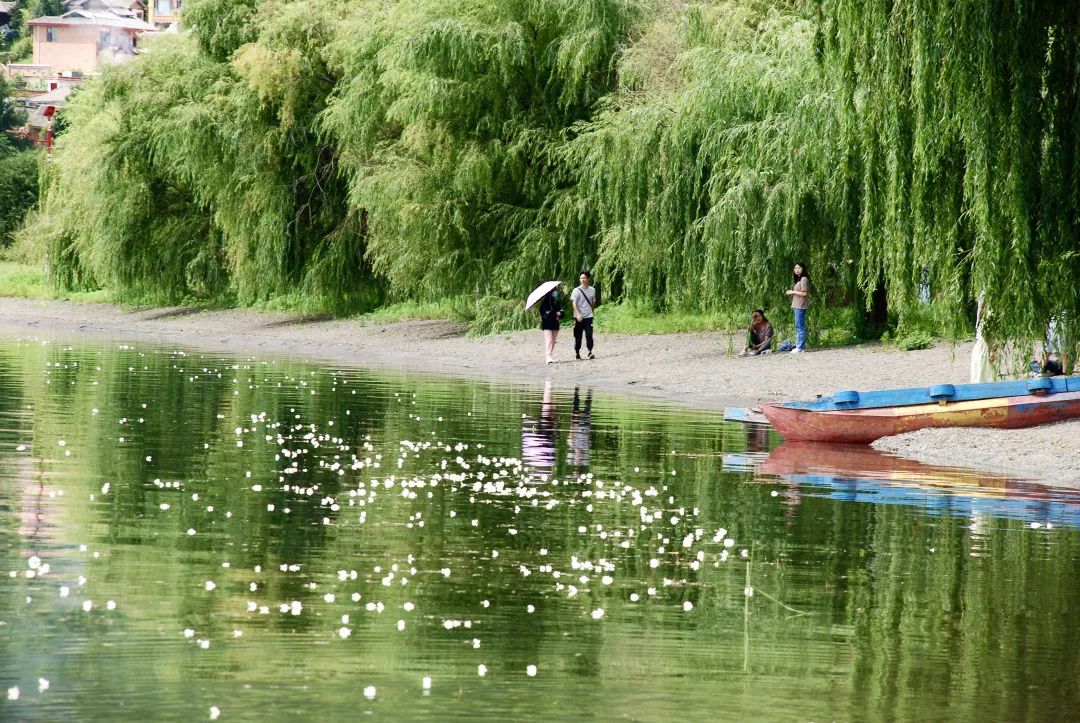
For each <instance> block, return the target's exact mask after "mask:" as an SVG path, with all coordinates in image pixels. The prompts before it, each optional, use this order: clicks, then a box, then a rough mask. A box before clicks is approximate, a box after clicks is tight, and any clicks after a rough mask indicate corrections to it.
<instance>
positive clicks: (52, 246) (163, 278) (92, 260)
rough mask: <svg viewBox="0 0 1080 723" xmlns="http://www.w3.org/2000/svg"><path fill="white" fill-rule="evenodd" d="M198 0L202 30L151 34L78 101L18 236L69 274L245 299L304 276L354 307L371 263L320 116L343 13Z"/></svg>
mask: <svg viewBox="0 0 1080 723" xmlns="http://www.w3.org/2000/svg"><path fill="white" fill-rule="evenodd" d="M203 2H205V3H209V4H211V7H209V8H207V7H205V6H204V5H203V4H201V3H198V2H193V3H192V8H191V12H192V13H193V16H194V17H197V18H200V19H202V20H205V21H206V22H205V25H201V26H199V27H201V28H205V31H203V30H199V29H196V31H195V33H194V35H193V36H190V37H187V36H185V37H173V38H170V37H165V38H160V39H157V40H156V41H155V42H154V43H153V45H152V46H151V47H150V49H149V50H148V51H147V52H146V53H145V55H144V57H143V58H141V59H140V61H139V62H136V63H130V64H127V65H124V66H120V67H115V68H112V69H110V70H109V71H108V72H106V73H105V75H104V76H103V78H102V79H100V81H99V82H97V83H93V84H90V86H89V88H88V89H87V90H86V91H85V92H83V93H80V94H79V95H78V96H77V97H76V98H75V100H74V102H73V103H72V104H71V107H70V109H69V121H70V130H69V132H68V133H66V134H65V135H64V137H63V138H62V140H61V142H60V144H59V147H58V149H57V153H56V158H55V163H54V164H53V169H54V170H53V171H52V172H51V173H50V174H49V178H48V179H47V180H48V183H47V190H46V193H45V199H44V202H43V204H42V208H41V210H40V211H39V212H38V213H37V214H36V215H35V217H34V218H33V219H32V220H31V222H30V224H29V225H28V227H27V228H26V229H25V230H24V236H25V237H28V238H33V239H37V240H40V242H41V243H44V244H45V245H46V247H47V254H48V257H49V259H50V264H51V269H52V271H53V273H54V275H55V276H56V278H57V279H58V281H60V282H61V283H62V284H65V285H77V284H80V283H82V284H103V285H106V286H109V287H111V288H113V289H116V290H117V291H119V292H122V293H127V294H129V295H134V296H139V297H142V298H147V297H149V298H152V299H158V300H175V299H178V298H181V297H184V296H189V295H204V296H220V295H222V294H223V293H228V294H232V295H233V296H234V297H235V298H236V299H238V300H239V301H240V302H241V303H251V302H254V301H258V300H261V299H266V298H268V297H270V296H273V295H277V294H284V293H288V292H291V291H296V290H297V289H300V290H303V291H305V292H308V293H310V294H313V295H315V296H318V297H320V298H322V299H323V300H324V302H325V303H327V304H329V305H332V306H349V305H351V304H353V303H354V302H355V297H356V296H357V295H361V294H364V293H365V292H367V291H369V290H370V287H371V276H370V272H369V268H368V267H367V265H366V264H365V262H364V259H363V243H362V242H363V233H362V228H361V224H360V220H359V218H358V217H357V216H355V215H353V214H350V213H349V212H348V209H347V207H346V188H345V184H344V183H343V182H342V180H341V179H340V177H339V175H338V169H337V165H336V157H335V154H334V153H333V151H332V150H331V149H330V148H329V147H328V146H327V145H326V144H325V143H324V142H323V141H322V140H321V137H320V133H319V128H318V123H317V118H318V113H319V112H320V111H321V109H322V108H323V107H324V105H325V97H326V96H327V95H328V94H329V92H330V90H331V89H332V88H333V86H334V83H335V78H334V76H333V75H332V74H331V73H330V72H329V70H328V68H327V67H326V64H325V63H324V61H323V59H322V47H323V45H324V44H325V43H326V42H328V40H329V36H330V34H331V32H332V30H333V29H335V28H336V27H337V23H336V17H335V15H334V13H335V10H334V8H333V7H332V6H329V5H324V4H320V3H318V2H293V3H286V4H283V5H280V6H275V7H272V8H267V9H266V11H265V12H263V13H261V14H259V15H258V16H257V17H256V16H255V15H253V14H250V13H249V14H247V15H245V14H244V10H243V9H244V7H245V6H244V5H243V4H242V3H238V4H236V5H235V6H233V5H230V4H229V3H220V2H217V3H215V2H214V0H203ZM212 11H213V12H212ZM215 13H216V14H215ZM219 16H220V17H219ZM222 17H223V18H226V19H229V18H232V19H233V20H237V19H241V18H247V24H246V25H242V27H237V26H235V25H228V24H222V23H221V22H215V18H218V19H219V20H220V19H221V18H222Z"/></svg>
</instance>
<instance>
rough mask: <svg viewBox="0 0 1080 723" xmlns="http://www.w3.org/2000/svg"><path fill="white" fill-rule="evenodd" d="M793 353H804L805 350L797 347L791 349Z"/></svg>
mask: <svg viewBox="0 0 1080 723" xmlns="http://www.w3.org/2000/svg"><path fill="white" fill-rule="evenodd" d="M791 353H792V354H802V353H803V350H802V349H800V348H799V347H795V348H794V349H792V350H791Z"/></svg>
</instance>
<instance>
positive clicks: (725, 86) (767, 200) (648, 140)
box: [566, 2, 857, 311]
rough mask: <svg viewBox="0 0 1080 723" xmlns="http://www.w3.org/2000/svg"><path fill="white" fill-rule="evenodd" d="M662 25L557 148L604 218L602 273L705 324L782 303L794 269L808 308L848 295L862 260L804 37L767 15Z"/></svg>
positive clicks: (832, 123) (688, 15)
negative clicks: (704, 317)
mask: <svg viewBox="0 0 1080 723" xmlns="http://www.w3.org/2000/svg"><path fill="white" fill-rule="evenodd" d="M670 12H672V13H675V14H677V15H678V16H679V20H681V22H678V23H675V22H673V21H672V20H671V19H670V18H669V17H667V16H662V17H661V18H660V19H659V20H657V21H656V23H655V24H654V26H653V27H652V28H651V29H650V31H649V32H647V33H646V36H645V37H646V39H647V40H645V41H643V43H642V45H643V47H644V50H645V51H646V52H647V53H648V54H649V57H648V58H647V59H645V60H643V59H642V58H641V57H640V56H639V55H638V54H637V50H636V48H632V49H631V50H630V53H629V55H628V57H627V58H626V59H625V60H624V66H625V70H624V73H623V77H624V79H625V81H626V85H624V87H623V89H622V90H621V92H620V93H618V94H616V95H614V96H612V97H611V98H608V99H607V100H606V101H605V103H604V108H603V110H602V111H601V112H600V113H599V115H598V116H597V118H596V119H595V120H593V121H592V122H590V123H588V124H583V125H581V126H580V128H579V130H580V136H579V137H578V138H576V139H575V140H574V141H572V142H571V143H570V145H569V147H568V148H567V150H566V155H567V157H568V158H569V159H572V165H573V167H575V168H576V169H578V171H579V174H580V185H579V187H578V193H579V194H580V195H581V197H582V198H583V199H584V204H585V205H587V206H589V207H592V208H595V209H596V210H597V212H598V214H599V217H600V226H601V230H600V258H599V264H598V271H599V272H600V273H601V275H605V276H608V277H610V278H612V279H613V281H614V282H615V284H616V285H621V287H622V289H623V293H624V294H625V295H626V296H628V297H629V298H632V299H652V300H654V303H656V304H657V305H658V306H659V307H660V308H667V307H675V308H684V307H685V308H689V309H696V310H708V311H715V310H721V309H730V308H746V307H750V308H753V307H755V306H764V307H766V308H767V307H769V306H770V305H771V304H770V302H773V303H777V302H778V301H780V300H783V299H784V297H783V289H784V287H785V286H788V285H790V274H791V268H792V266H793V264H794V263H795V262H796V261H801V262H804V263H805V262H809V267H810V270H811V272H812V273H811V275H812V277H813V280H814V284H815V294H816V295H817V296H818V297H819V298H833V299H836V300H839V299H843V298H845V297H846V296H847V295H848V293H849V290H850V289H851V288H852V286H853V283H852V281H853V274H852V273H851V271H850V267H849V265H848V264H847V263H845V261H846V259H849V258H852V257H853V255H854V254H856V252H857V249H856V248H854V247H853V246H852V242H851V239H852V237H851V234H850V233H846V232H845V230H846V229H845V228H844V226H843V224H842V223H841V218H840V210H841V209H842V208H844V198H843V196H844V193H845V190H846V187H845V186H844V184H843V178H842V176H841V174H839V173H837V171H838V170H839V169H841V168H842V167H843V164H844V161H845V157H844V154H843V152H842V151H841V149H840V148H839V147H838V146H836V145H835V143H834V142H833V139H834V138H835V136H836V135H837V132H838V131H837V122H838V118H837V114H836V112H835V108H834V104H833V102H832V95H833V94H834V92H835V87H836V86H835V82H834V81H833V80H832V79H831V78H830V76H829V75H828V73H827V72H826V70H825V69H823V68H822V67H821V66H820V64H819V63H818V62H817V59H816V57H815V52H814V24H813V23H812V22H811V21H810V20H808V19H806V18H803V17H801V16H800V15H799V14H798V13H797V12H794V11H792V10H791V9H789V8H788V7H787V6H786V5H785V4H779V5H777V4H776V3H765V2H717V3H693V4H691V5H690V6H689V7H688V8H687V9H686V10H682V9H681V8H673V9H672V10H671V11H670ZM662 48H666V51H662V50H661V49H662ZM657 63H662V64H664V65H665V66H666V67H665V68H663V69H662V70H657V69H656V68H655V66H656V64H657ZM643 67H645V68H652V69H653V72H652V74H651V75H646V74H645V73H644V72H643V71H642V68H643Z"/></svg>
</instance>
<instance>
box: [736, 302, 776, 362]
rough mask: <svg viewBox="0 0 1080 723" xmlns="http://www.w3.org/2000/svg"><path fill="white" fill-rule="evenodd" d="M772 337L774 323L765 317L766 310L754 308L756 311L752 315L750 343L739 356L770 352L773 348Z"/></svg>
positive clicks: (748, 339)
mask: <svg viewBox="0 0 1080 723" xmlns="http://www.w3.org/2000/svg"><path fill="white" fill-rule="evenodd" d="M772 337H773V330H772V323H771V322H770V321H769V320H768V319H766V318H765V312H764V311H762V310H761V309H754V313H753V314H751V315H750V327H749V335H748V338H747V341H748V344H747V347H746V348H745V349H743V350H742V351H741V352H740V353H739V356H757V355H758V354H768V353H769V351H770V350H771V349H772Z"/></svg>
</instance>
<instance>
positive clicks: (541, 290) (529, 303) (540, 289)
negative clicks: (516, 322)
mask: <svg viewBox="0 0 1080 723" xmlns="http://www.w3.org/2000/svg"><path fill="white" fill-rule="evenodd" d="M561 283H562V282H561V281H545V282H544V283H542V284H540V285H539V286H537V287H536V288H535V289H533V290H532V293H531V294H529V298H528V299H526V300H525V311H528V310H529V309H531V308H533V306H534V305H535V304H536V302H538V301H540V299H542V298H544V297H545V296H547V295H548V294H549V293H551V290H552V289H554V288H555V287H556V286H558V285H559V284H561Z"/></svg>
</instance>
